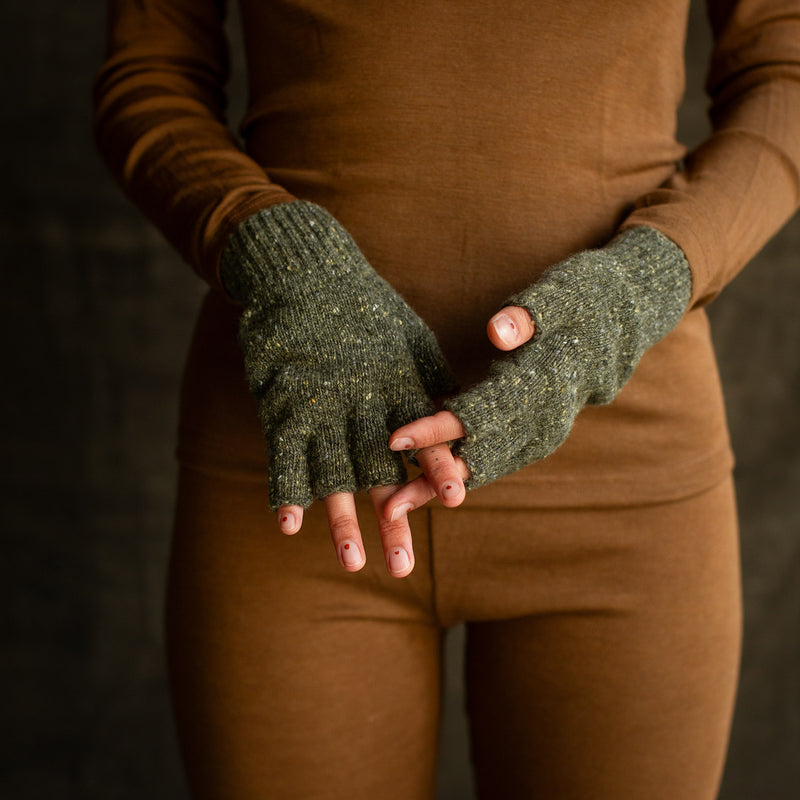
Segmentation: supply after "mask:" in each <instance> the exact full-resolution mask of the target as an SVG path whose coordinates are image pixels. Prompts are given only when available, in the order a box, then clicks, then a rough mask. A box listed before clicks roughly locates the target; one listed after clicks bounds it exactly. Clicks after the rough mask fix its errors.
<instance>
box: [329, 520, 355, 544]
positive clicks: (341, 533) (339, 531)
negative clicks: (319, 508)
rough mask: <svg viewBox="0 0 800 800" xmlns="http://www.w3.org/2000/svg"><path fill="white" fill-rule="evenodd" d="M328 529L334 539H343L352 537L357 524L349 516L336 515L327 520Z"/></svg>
mask: <svg viewBox="0 0 800 800" xmlns="http://www.w3.org/2000/svg"><path fill="white" fill-rule="evenodd" d="M328 527H329V528H330V531H331V534H332V535H333V536H334V538H343V537H345V536H350V535H352V533H353V531H354V529H355V528H357V523H356V520H355V517H353V516H352V515H350V514H336V515H334V516H332V517H331V518H330V519H329V520H328Z"/></svg>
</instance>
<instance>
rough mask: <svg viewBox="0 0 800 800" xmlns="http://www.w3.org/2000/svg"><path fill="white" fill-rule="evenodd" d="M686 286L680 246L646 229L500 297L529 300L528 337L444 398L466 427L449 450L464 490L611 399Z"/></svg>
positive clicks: (679, 311)
mask: <svg viewBox="0 0 800 800" xmlns="http://www.w3.org/2000/svg"><path fill="white" fill-rule="evenodd" d="M691 293H692V279H691V273H690V271H689V265H688V264H687V262H686V258H685V257H684V255H683V253H682V252H681V249H680V248H679V247H678V246H677V245H676V244H675V243H674V242H671V241H670V240H669V239H668V238H667V237H666V236H664V235H663V234H662V233H659V232H658V231H656V230H653V229H652V228H646V227H641V228H632V229H631V230H629V231H626V232H625V233H622V234H620V235H619V236H618V237H617V238H616V239H614V240H613V241H612V242H611V243H610V244H609V245H608V246H606V247H604V248H602V249H599V250H589V251H585V252H582V253H578V254H576V255H575V256H572V257H571V258H569V259H567V260H566V261H564V262H563V263H561V264H557V265H555V266H553V267H551V268H550V269H549V270H547V271H546V272H545V273H544V275H543V276H542V278H541V279H540V280H539V281H537V282H536V283H535V284H534V285H533V286H531V287H529V288H528V289H526V290H525V291H523V292H519V293H518V294H516V295H514V296H513V297H510V298H509V299H508V300H507V301H506V303H505V304H504V305H509V306H521V307H523V308H526V309H527V310H528V311H529V312H530V314H531V317H532V320H533V324H534V336H533V338H532V339H531V340H530V341H529V342H527V343H526V344H524V345H522V346H521V347H519V348H517V349H516V350H514V351H512V352H510V353H508V354H506V355H505V356H504V357H503V358H502V359H499V360H498V361H496V362H495V363H494V364H493V365H492V367H491V370H490V373H489V377H488V379H487V380H485V381H483V382H481V383H479V384H478V385H477V386H474V387H472V388H471V389H470V390H469V391H467V392H465V393H464V394H461V395H459V396H458V397H454V398H452V399H451V400H448V401H447V402H446V403H445V408H447V409H448V410H450V411H452V412H453V413H454V414H455V415H456V416H457V417H458V418H459V419H460V420H461V422H462V423H463V425H464V428H465V430H466V432H467V436H466V438H464V439H461V440H459V442H458V443H457V444H456V448H455V452H456V453H457V455H460V456H461V457H462V458H463V459H464V461H465V462H466V464H467V466H468V467H469V469H470V473H471V477H470V479H469V480H468V481H467V483H466V485H467V488H468V489H474V488H476V487H478V486H483V485H484V484H486V483H489V482H491V481H494V480H496V479H497V478H500V477H502V476H503V475H508V474H509V473H511V472H515V471H516V470H518V469H521V468H522V467H525V466H527V465H528V464H531V463H533V462H534V461H538V460H540V459H542V458H545V457H546V456H549V455H550V454H551V453H553V452H554V451H555V450H556V448H558V447H559V446H560V445H561V444H562V443H563V442H564V440H565V439H566V438H567V436H568V435H569V432H570V431H571V430H572V425H573V423H574V421H575V418H576V417H577V416H578V412H580V411H581V409H582V408H583V407H584V406H585V405H586V404H587V403H588V404H592V405H599V404H604V403H610V402H611V401H612V400H613V399H614V398H615V397H616V396H617V394H618V393H619V391H620V389H622V387H623V386H624V385H625V383H627V381H628V379H629V378H630V377H631V375H632V374H633V371H634V369H635V368H636V365H637V364H638V363H639V360H640V359H641V357H642V356H643V355H644V353H645V351H646V350H647V349H648V348H650V347H652V346H653V345H654V344H655V343H656V342H658V341H659V340H660V339H662V338H663V337H664V336H666V334H667V333H669V332H670V331H671V330H672V329H673V328H674V327H675V326H676V325H677V324H678V322H679V321H680V319H681V317H682V316H683V314H684V312H685V311H686V307H687V305H688V303H689V297H690V296H691Z"/></svg>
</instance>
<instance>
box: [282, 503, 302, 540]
mask: <svg viewBox="0 0 800 800" xmlns="http://www.w3.org/2000/svg"><path fill="white" fill-rule="evenodd" d="M302 525H303V507H302V506H281V507H280V508H279V509H278V528H280V531H281V533H285V534H287V536H291V535H292V534H295V533H297V532H298V531H299V530H300V528H301V526H302Z"/></svg>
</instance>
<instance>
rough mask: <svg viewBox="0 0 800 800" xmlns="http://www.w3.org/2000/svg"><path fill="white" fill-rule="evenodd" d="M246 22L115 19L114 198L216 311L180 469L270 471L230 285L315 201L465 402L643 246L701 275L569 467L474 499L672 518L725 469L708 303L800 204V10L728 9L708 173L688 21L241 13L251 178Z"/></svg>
mask: <svg viewBox="0 0 800 800" xmlns="http://www.w3.org/2000/svg"><path fill="white" fill-rule="evenodd" d="M223 6H224V2H222V0H110V2H109V9H110V13H109V49H108V57H107V60H106V62H105V64H104V66H103V67H102V69H101V71H100V74H99V76H98V79H97V84H96V131H97V137H98V141H99V144H100V147H101V150H102V151H103V154H104V156H105V158H106V159H107V161H108V163H109V164H110V166H111V168H112V170H113V172H114V174H115V175H116V176H117V178H118V179H119V181H120V182H121V184H122V186H123V187H124V189H125V190H126V192H127V193H128V194H129V195H130V196H131V197H132V198H133V200H134V201H135V202H136V203H137V204H138V205H139V206H140V207H141V208H142V210H143V211H144V212H145V213H146V214H147V215H148V216H149V217H150V218H151V219H152V220H153V221H154V222H155V223H156V225H158V226H159V227H160V228H161V229H162V231H163V232H164V233H165V235H166V236H167V238H168V239H169V240H170V241H171V242H172V243H173V244H174V245H175V247H176V248H177V249H178V250H179V251H180V252H181V253H182V254H183V256H184V257H185V258H186V260H187V261H189V262H190V263H191V264H192V265H193V266H194V268H195V269H196V270H197V271H198V272H199V273H200V274H201V275H202V276H204V277H205V278H206V279H207V280H208V281H209V283H210V284H211V285H212V287H217V291H216V292H215V291H212V297H211V299H210V300H209V301H208V302H207V303H206V307H205V310H204V312H203V315H204V316H203V319H201V323H200V325H199V327H198V332H197V334H196V340H195V347H194V350H193V356H192V358H191V359H190V368H189V371H188V374H187V388H186V390H185V395H184V405H183V417H184V419H183V431H184V433H183V435H182V442H183V443H182V445H181V446H182V448H183V450H184V452H186V453H189V452H190V451H192V452H200V451H201V450H205V451H208V450H213V449H214V448H218V451H219V453H229V454H230V453H233V452H236V453H237V457H242V453H245V454H247V457H248V458H252V461H253V463H254V464H255V463H257V462H258V463H260V461H261V459H262V457H263V456H262V452H263V451H262V445H261V444H260V437H259V436H258V432H257V424H256V423H255V422H254V420H255V415H254V413H252V409H251V408H250V406H248V405H247V402H248V401H247V400H246V399H245V398H244V397H243V396H242V395H243V392H244V389H243V387H244V381H243V379H242V378H241V365H240V361H239V356H238V352H237V351H236V345H235V342H234V341H233V338H234V337H233V334H232V332H233V330H234V326H233V324H232V323H231V316H232V314H233V310H232V309H231V308H229V307H228V308H226V306H225V303H224V302H222V301H221V300H219V299H217V298H218V296H219V290H218V279H217V264H218V259H219V255H220V252H221V250H222V248H223V247H224V244H225V241H226V238H227V236H228V235H229V234H230V233H231V232H232V231H233V230H234V229H235V227H236V226H237V225H238V224H239V223H240V222H241V221H242V220H243V219H245V218H246V217H247V216H249V215H250V214H252V213H253V212H255V211H257V210H259V209H261V208H265V207H268V206H269V205H271V204H274V203H277V202H283V201H286V200H289V199H292V198H294V197H297V198H302V199H309V200H314V201H316V202H319V203H321V204H322V205H324V206H325V207H327V208H328V209H329V210H330V211H331V212H332V213H333V214H334V215H335V216H337V217H338V218H339V220H340V221H341V222H342V223H343V224H344V225H345V227H347V228H348V229H349V230H350V232H351V233H352V234H353V235H354V237H355V239H356V241H357V242H358V244H359V245H360V247H361V248H362V250H363V251H364V253H365V254H366V256H367V258H368V260H369V261H370V263H371V264H372V265H373V266H374V267H375V268H376V269H377V271H378V272H380V273H381V274H382V275H383V276H384V277H385V278H386V279H387V280H388V281H389V282H390V283H391V284H392V285H393V286H394V287H395V288H396V289H397V290H398V291H399V292H400V293H401V294H402V295H403V296H404V297H405V298H406V299H407V300H408V301H409V302H410V303H411V305H412V306H413V307H414V308H415V309H416V310H417V311H418V313H420V315H421V316H422V317H423V318H424V319H426V321H427V322H428V323H429V325H430V326H431V327H432V328H433V329H434V330H435V332H436V333H437V335H438V337H439V340H440V342H441V343H442V346H443V348H444V350H445V353H446V355H447V356H448V359H449V360H450V362H451V364H452V365H453V366H454V368H455V370H456V372H457V374H458V375H459V376H460V377H461V379H462V380H463V382H464V383H469V382H472V381H474V380H476V379H479V378H480V377H481V376H482V375H483V374H484V373H485V370H486V366H487V365H488V363H489V360H490V359H491V357H492V356H493V353H492V352H491V347H490V346H489V345H488V343H487V342H486V339H485V332H484V331H485V324H486V321H487V319H488V318H489V317H490V316H491V314H492V313H494V311H496V310H497V308H498V307H499V306H500V305H501V304H502V301H503V300H504V299H505V298H506V297H507V296H508V295H509V294H511V293H512V292H514V291H516V290H518V289H520V288H522V287H524V286H527V285H528V284H530V283H531V282H533V280H535V279H536V277H537V275H539V274H540V273H541V271H542V270H543V269H544V268H545V267H546V266H548V265H549V264H551V263H554V262H556V261H558V260H560V259H562V258H564V257H566V256H567V255H569V254H570V253H572V252H575V251H576V250H578V249H581V248H585V247H589V246H598V245H602V244H604V243H605V242H606V241H608V240H609V239H610V238H611V236H612V235H613V234H614V232H615V231H617V230H619V229H620V228H625V227H630V226H634V225H643V224H644V225H650V226H653V227H655V228H658V229H659V230H661V231H662V232H664V233H665V234H667V235H668V236H669V237H671V238H672V239H673V240H674V241H675V242H677V243H678V244H679V245H680V246H681V248H682V249H683V250H684V252H685V253H686V256H687V258H688V261H689V264H690V266H691V269H692V275H693V300H692V310H691V311H690V312H689V313H687V315H686V316H685V318H684V320H683V321H682V322H681V324H680V325H679V326H678V328H677V329H676V330H675V331H674V332H673V333H672V334H670V335H669V336H668V337H667V338H666V339H664V340H663V341H662V342H660V343H659V344H658V345H656V347H654V348H653V349H652V350H651V351H649V352H648V353H647V354H646V356H645V357H644V359H643V360H642V362H641V364H640V366H639V368H638V369H637V372H636V374H635V375H634V377H633V378H632V379H631V381H630V382H629V383H628V385H627V386H626V387H625V389H624V390H623V391H622V393H621V394H620V395H619V397H618V398H617V400H615V402H614V403H613V404H611V405H610V406H607V407H599V408H587V409H585V410H584V411H583V412H582V413H581V415H580V416H579V418H578V421H577V423H576V425H575V428H574V430H573V433H572V435H571V436H570V438H569V440H568V441H567V443H566V444H565V445H563V446H562V448H561V449H560V450H559V451H557V452H556V454H555V455H553V456H551V457H549V458H547V459H545V460H544V461H542V462H540V463H538V464H534V465H532V466H530V467H528V468H526V469H525V470H522V471H521V472H519V473H516V474H515V475H512V476H509V477H508V478H505V479H503V480H502V481H499V482H497V483H496V484H494V485H492V486H489V487H485V488H484V489H481V490H479V491H477V492H475V493H473V494H472V495H471V496H470V498H471V501H472V502H502V503H505V504H521V505H529V504H531V505H536V504H547V505H559V504H583V503H585V504H604V503H612V504H615V503H620V502H638V501H641V502H649V501H655V500H659V499H668V498H672V497H678V496H681V495H683V494H687V493H691V492H694V491H699V490H700V489H702V488H703V487H704V486H708V485H711V484H712V483H713V482H715V481H716V480H719V479H720V478H721V477H722V476H723V475H724V474H725V472H727V470H728V469H729V468H730V463H731V456H730V450H729V445H728V438H727V432H726V426H725V419H724V411H723V404H722V398H721V393H720V390H719V382H718V378H717V374H716V367H715V362H714V356H713V351H712V348H711V343H710V337H709V332H708V325H707V320H706V317H705V313H704V312H703V310H702V306H703V305H704V304H705V303H707V302H708V301H709V300H710V299H712V298H713V297H714V296H715V295H716V294H717V293H718V292H719V291H720V289H721V288H722V287H723V286H724V285H725V284H726V283H727V282H728V281H729V280H730V279H731V278H732V277H733V276H734V275H735V274H736V273H737V272H738V271H739V270H740V269H741V268H742V267H743V266H744V264H745V263H746V262H747V261H748V260H749V259H750V258H751V257H752V256H753V255H754V254H755V253H756V252H757V251H758V250H759V249H760V248H761V247H762V246H763V244H764V243H765V242H766V241H767V239H768V238H769V237H770V236H771V235H772V234H773V233H774V232H775V231H776V230H777V229H778V228H779V227H780V226H781V225H782V224H783V223H784V222H785V221H786V220H787V219H788V218H789V216H791V215H792V213H793V212H794V211H795V210H796V209H797V207H798V205H800V0H741V2H728V1H727V0H709V2H708V13H709V15H710V19H711V23H712V28H713V32H714V49H713V53H712V55H711V62H710V70H709V75H708V82H707V89H708V92H709V95H710V97H711V101H712V106H711V119H712V123H713V131H712V134H711V135H710V137H709V138H708V139H707V140H706V141H705V142H703V143H702V144H701V145H700V146H699V147H698V148H696V149H695V150H694V151H692V152H689V153H687V152H686V149H685V148H684V147H683V146H682V145H681V144H680V143H679V142H678V141H677V140H676V137H675V121H676V109H677V107H678V105H679V102H680V100H681V96H682V91H683V80H684V73H683V48H684V40H685V29H686V21H687V14H688V0H660V2H648V3H643V2H638V0H602V2H601V0H576V2H563V0H542V2H530V0H459V2H448V1H447V0H394V2H391V3H388V2H387V3H382V2H374V0H347V1H344V0H271V1H270V0H240V6H241V15H242V21H243V29H244V33H245V40H246V49H247V64H248V77H249V89H250V98H249V104H248V109H247V113H246V116H245V119H244V120H243V122H242V127H241V132H242V137H243V140H244V142H245V148H246V153H244V152H242V151H241V150H240V149H239V148H238V147H237V145H236V143H235V140H234V137H233V136H232V134H231V133H230V131H229V129H228V127H227V125H226V122H225V118H224V107H225V95H224V84H225V81H226V75H227V45H226V39H225V36H224V32H223V18H224V8H223ZM248 414H251V415H252V420H251V419H250V418H249V417H248V418H247V422H244V421H242V420H243V418H244V417H247V415H248Z"/></svg>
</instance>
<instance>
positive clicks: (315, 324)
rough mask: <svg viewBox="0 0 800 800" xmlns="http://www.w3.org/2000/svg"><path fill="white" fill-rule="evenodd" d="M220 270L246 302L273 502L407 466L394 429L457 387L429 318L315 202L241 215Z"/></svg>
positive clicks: (391, 477) (386, 478)
mask: <svg viewBox="0 0 800 800" xmlns="http://www.w3.org/2000/svg"><path fill="white" fill-rule="evenodd" d="M221 277H222V280H223V283H224V285H225V287H226V289H227V290H228V292H229V293H230V294H231V296H232V297H233V298H234V299H236V300H238V301H239V302H241V303H242V304H243V305H244V311H243V313H242V317H241V322H240V328H239V342H240V344H241V346H242V349H243V350H244V356H245V370H246V372H247V377H248V381H249V385H250V389H251V391H252V392H253V394H254V395H255V396H256V398H257V400H258V408H259V416H260V419H261V423H262V426H263V430H264V433H265V435H266V440H267V450H268V453H269V459H270V469H269V487H270V489H269V491H270V506H271V507H272V508H273V509H276V508H278V507H279V506H282V505H288V504H297V505H301V506H308V505H310V504H311V502H312V501H313V500H314V498H322V497H325V496H327V495H329V494H331V493H333V492H343V491H348V492H354V491H356V490H359V489H370V488H372V487H374V486H381V485H386V484H392V483H402V482H403V481H404V480H405V478H406V473H405V468H404V466H403V461H402V457H401V456H400V455H399V454H397V453H393V452H391V451H390V450H389V446H388V442H389V434H390V433H391V431H392V430H394V429H395V428H397V427H399V426H400V425H404V424H405V423H407V422H411V421H412V420H414V419H417V418H418V417H421V416H425V415H426V414H430V413H433V410H434V404H433V401H432V399H431V398H432V397H437V396H439V395H442V394H444V393H446V392H449V391H452V389H453V388H454V383H453V378H452V376H451V374H450V371H449V368H448V367H447V364H446V363H445V360H444V358H443V356H442V354H441V352H440V351H439V347H438V345H437V343H436V339H435V337H434V335H433V333H431V331H430V329H429V328H428V326H427V325H425V323H424V322H423V321H422V320H421V319H420V318H419V317H418V316H417V315H416V314H415V313H414V312H413V311H412V310H411V308H410V307H409V306H408V304H407V303H406V302H405V301H404V300H403V299H402V298H401V297H400V296H399V295H398V294H397V293H396V292H395V291H394V289H392V287H391V286H389V284H388V283H387V282H386V281H385V280H383V278H381V277H379V276H378V275H377V274H376V272H375V270H373V269H372V267H371V266H370V265H369V264H368V263H367V261H366V259H365V258H364V256H363V255H362V254H361V251H360V250H359V249H358V247H357V245H356V243H355V242H354V241H353V239H352V237H351V236H350V235H349V234H348V233H347V231H345V230H344V228H342V226H341V225H339V223H338V222H337V221H336V220H335V219H334V218H333V217H332V216H331V215H330V214H329V213H328V212H326V211H325V210H324V209H322V208H321V207H319V206H317V205H314V204H313V203H304V202H294V203H285V204H280V205H276V206H273V207H272V208H270V209H268V210H266V211H262V212H260V213H258V214H256V215H254V216H253V217H251V218H250V219H248V220H246V221H245V222H244V223H243V224H242V226H241V227H240V229H239V230H238V231H237V232H236V233H235V234H234V235H233V236H232V237H231V238H230V240H229V242H228V245H227V247H226V248H225V251H224V253H223V256H222V264H221Z"/></svg>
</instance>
